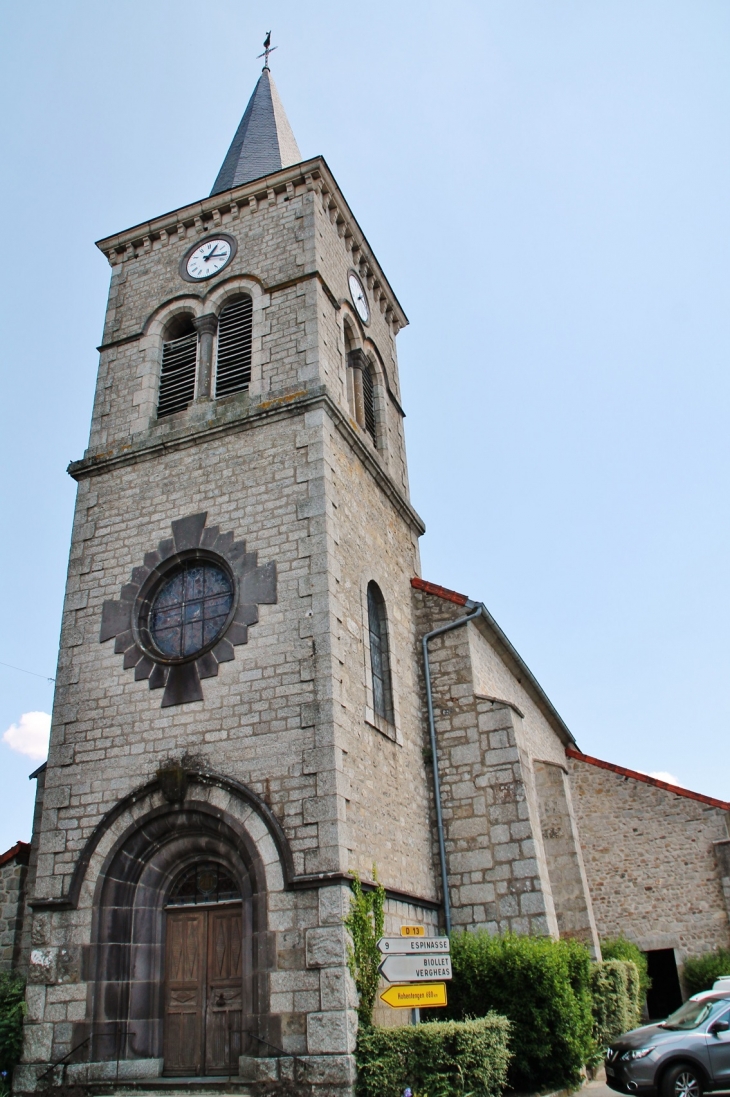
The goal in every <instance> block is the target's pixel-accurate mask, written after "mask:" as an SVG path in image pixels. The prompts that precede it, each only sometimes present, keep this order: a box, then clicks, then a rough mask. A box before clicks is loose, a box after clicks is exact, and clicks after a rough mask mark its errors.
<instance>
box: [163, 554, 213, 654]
mask: <svg viewBox="0 0 730 1097" xmlns="http://www.w3.org/2000/svg"><path fill="white" fill-rule="evenodd" d="M232 605H233V583H232V581H231V579H230V577H229V576H228V575H227V574H226V572H225V571H224V570H223V568H221V567H216V565H215V564H212V563H207V562H201V561H200V560H189V561H186V562H185V563H183V564H180V565H179V567H177V568H175V570H174V571H173V572H172V573H171V574H169V575H168V576H167V577H166V578H165V580H164V582H163V583H162V584H161V586H160V587H159V589H158V590H157V592H156V593H155V595H154V597H153V599H152V604H151V606H150V609H149V617H148V619H147V628H148V630H149V635H150V638H151V640H152V643H153V644H154V646H155V647H156V648H157V650H158V651H159V653H160V654H161V655H164V656H165V657H166V658H168V659H189V658H192V657H193V656H195V655H197V654H198V652H200V651H202V650H203V649H204V648H207V647H210V646H211V645H212V644H213V643H215V641H216V640H217V639H218V637H219V636H221V635H222V633H223V630H224V628H225V625H226V622H227V620H228V615H229V613H230V612H231V606H232Z"/></svg>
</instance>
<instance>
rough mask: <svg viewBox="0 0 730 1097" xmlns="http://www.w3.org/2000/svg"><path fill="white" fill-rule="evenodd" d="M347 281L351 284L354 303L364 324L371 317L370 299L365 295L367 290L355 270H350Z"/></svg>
mask: <svg viewBox="0 0 730 1097" xmlns="http://www.w3.org/2000/svg"><path fill="white" fill-rule="evenodd" d="M347 281H348V283H349V286H350V295H351V297H352V303H353V305H354V306H355V308H356V309H357V314H358V316H359V317H360V319H361V320H362V322H363V324H367V322H368V320H369V319H370V306H369V305H368V299H367V297H366V296H365V290H364V289H363V288H362V282H361V281H360V279H359V278H358V276H357V275H356V274H355V272H354V271H350V273H349V275H348V276H347Z"/></svg>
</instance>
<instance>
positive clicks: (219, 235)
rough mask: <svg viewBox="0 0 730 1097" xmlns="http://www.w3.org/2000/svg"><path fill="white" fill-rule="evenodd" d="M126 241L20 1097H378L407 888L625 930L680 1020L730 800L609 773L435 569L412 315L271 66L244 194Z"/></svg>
mask: <svg viewBox="0 0 730 1097" xmlns="http://www.w3.org/2000/svg"><path fill="white" fill-rule="evenodd" d="M267 60H268V59H267ZM211 174H212V173H211ZM98 246H99V248H100V249H101V250H102V252H103V253H104V254H105V255H106V257H107V259H108V261H109V264H110V267H111V287H110V291H109V302H108V308H107V313H106V320H105V324H104V334H103V339H102V343H101V346H100V347H99V351H100V364H99V373H98V381H97V389H96V398H95V404H94V412H93V419H92V423H91V434H90V438H89V445H88V449H87V450H86V452H85V454H84V455H83V457H82V458H81V459H80V460H78V461H74V462H73V463H72V464H71V466H70V467H69V472H70V474H71V476H72V477H73V478H74V479H75V480H76V482H77V484H78V495H77V503H76V512H75V520H74V526H73V535H72V542H71V551H70V559H69V567H68V582H67V588H66V598H65V605H64V615H63V627H62V634H61V645H60V655H59V663H58V673H57V688H56V696H55V703H54V710H53V723H52V731H51V743H50V752H49V757H48V762H47V764H46V765H45V766H43V767H41V768H40V769H39V770H37V771H36V773H35V774H33V777H34V778H35V779H36V780H37V802H36V813H35V818H34V830H33V839H32V843H31V847H30V850H28V848H27V847H24V848H23V849H21V848H20V847H21V845H23V844H22V843H21V844H19V846H18V847H13V850H10V851H8V854H7V855H5V860H4V861H3V860H2V859H0V874H1V879H2V881H3V886H4V887H5V893H4V894H5V898H6V899H7V902H6V903H5V905H4V906H3V908H2V909H3V917H4V921H3V924H2V927H1V928H2V935H1V936H2V940H1V942H0V943H2V947H3V949H4V952H3V962H4V964H5V966H6V968H7V967H8V966H10V965H14V966H15V967H20V968H21V969H22V970H23V971H24V972H27V977H28V987H27V1009H28V1012H27V1017H26V1028H25V1046H24V1052H23V1060H22V1063H21V1065H20V1066H19V1067H18V1068H17V1070H16V1074H15V1080H14V1085H15V1089H16V1091H17V1092H21V1093H23V1092H24V1093H30V1092H34V1091H36V1090H38V1089H40V1088H45V1087H47V1086H49V1085H51V1086H61V1085H67V1084H68V1085H70V1084H74V1085H80V1086H84V1085H85V1086H87V1087H89V1092H92V1093H93V1092H98V1093H105V1092H106V1093H109V1092H112V1091H113V1090H114V1089H115V1088H116V1089H120V1088H125V1087H126V1088H129V1087H130V1086H136V1088H137V1089H138V1090H145V1089H148V1090H152V1089H155V1088H157V1089H158V1090H159V1089H163V1088H167V1089H168V1090H169V1089H170V1087H171V1086H173V1087H176V1091H177V1092H180V1091H181V1090H182V1089H185V1088H186V1087H187V1088H188V1090H195V1091H196V1092H202V1091H204V1090H206V1089H209V1090H210V1091H211V1092H213V1091H215V1090H216V1088H218V1089H219V1090H220V1089H221V1087H222V1088H223V1089H226V1088H227V1089H228V1091H229V1092H230V1091H231V1086H233V1087H234V1089H235V1088H236V1087H239V1089H240V1090H241V1091H243V1092H250V1093H256V1092H263V1091H266V1092H282V1093H285V1092H291V1091H292V1086H293V1084H295V1083H296V1084H299V1085H301V1086H302V1087H303V1088H302V1089H301V1092H302V1093H304V1092H306V1093H321V1094H325V1093H327V1094H334V1093H339V1094H342V1095H343V1097H344V1095H345V1094H350V1093H351V1092H352V1085H353V1080H354V1058H353V1050H354V1046H355V1038H356V1029H357V1015H356V1012H355V1007H356V998H355V994H354V986H353V983H352V980H351V978H350V976H349V974H348V969H347V942H346V935H345V931H344V929H343V925H342V919H343V915H344V914H345V913H346V912H347V910H348V907H349V901H350V881H351V879H352V874H353V873H354V872H357V873H359V874H360V875H361V877H362V878H363V879H364V880H365V881H370V880H371V879H372V871H373V865H377V872H378V875H379V877H380V879H381V881H382V882H383V884H384V885H385V887H386V889H387V907H386V917H387V928H388V929H389V930H390V931H391V932H392V931H395V932H397V930H398V926H399V924H400V923H401V922H404V921H407V922H411V923H419V924H422V925H424V926H425V927H426V929H427V932H428V933H429V934H435V933H437V932H438V931H439V930H442V931H443V930H448V929H451V928H453V929H469V930H473V929H477V928H482V927H483V928H486V929H488V930H490V931H492V932H499V931H504V930H514V931H515V932H518V933H532V934H550V935H553V936H559V935H568V936H573V937H577V938H580V939H583V940H585V941H586V942H587V943H588V944H589V946H590V947H591V948H592V950H593V952H594V954H596V955H598V954H599V951H600V938H601V937H605V936H609V935H616V934H617V933H619V932H623V933H625V934H626V935H627V936H629V937H631V938H632V939H634V940H636V941H637V942H638V943H639V944H640V945H641V947H642V948H645V949H646V950H647V951H648V952H649V953H650V954H652V953H656V955H657V956H659V955H660V954H661V955H662V956H663V960H662V963H664V961H668V962H669V964H670V967H671V965H674V967H673V970H671V971H670V972H669V976H668V978H669V981H670V982H671V981H672V979H673V980H674V984H676V988H675V989H674V990H673V993H680V988H679V984H678V983H677V967H676V962H677V960H680V961H681V959H682V957H683V956H684V955H687V954H689V953H693V952H699V951H703V950H704V949H707V948H710V947H713V946H714V945H717V944H723V945H728V944H730V926H729V922H728V914H729V911H730V855H729V852H728V850H729V845H730V843H729V842H728V831H727V818H728V812H729V811H730V804H727V803H724V802H722V801H717V800H712V799H710V798H708V797H703V796H701V795H699V794H695V793H689V792H687V791H685V790H681V789H678V788H676V787H674V786H671V785H665V784H662V783H661V782H659V781H655V780H652V779H650V778H646V777H643V776H642V775H641V774H637V773H635V772H633V771H630V770H626V769H623V768H621V767H619V766H612V765H610V764H608V763H604V762H601V761H599V760H597V759H593V758H589V757H587V756H586V755H584V754H582V753H580V752H579V750H578V748H577V746H576V742H575V740H574V738H573V736H572V734H571V732H570V731H569V730H568V728H567V727H566V725H565V724H564V722H563V720H562V719H561V717H560V716H559V714H558V713H557V712H556V710H555V708H554V707H553V705H552V704H551V702H550V700H549V699H548V697H547V696H546V694H545V692H544V690H543V689H542V688H541V686H540V685H539V683H538V681H537V680H536V678H535V677H534V675H533V674H532V673H531V672H530V670H529V669H528V668H527V666H526V665H525V664H524V662H523V661H522V659H521V658H520V656H519V655H518V653H517V652H516V651H515V649H514V648H513V647H512V645H511V644H510V642H509V640H508V639H507V637H506V636H505V634H504V633H503V632H502V631H501V629H500V628H499V626H498V625H497V624H496V622H495V621H494V619H493V618H492V617H491V615H490V613H489V611H488V610H487V608H486V607H485V606H484V605H483V604H482V603H481V602H480V601H476V600H472V599H469V598H467V597H466V596H464V595H461V594H458V593H456V592H454V591H451V590H448V589H445V588H443V587H441V586H439V585H437V584H435V583H432V582H427V581H425V580H424V579H422V578H421V574H420V565H419V537H420V536H421V535H422V534H423V533H424V526H423V523H422V521H421V519H420V518H419V516H418V514H417V512H416V510H415V509H414V507H413V505H412V503H411V500H410V497H409V490H408V475H407V466H406V454H405V445H404V433H403V418H404V414H405V413H404V410H403V407H402V401H401V390H400V383H399V378H398V364H397V356H396V337H397V335H398V332H399V330H400V329H401V328H402V327H403V326H404V325H405V324H406V323H407V322H408V321H407V318H406V315H405V313H404V311H403V308H402V307H401V305H400V303H399V301H398V298H397V297H396V295H395V292H394V290H393V288H392V287H391V285H390V283H389V281H388V279H387V276H386V274H385V272H384V271H383V270H382V269H381V267H380V264H379V263H378V260H377V258H376V256H375V255H374V254H373V252H372V250H371V248H370V245H369V244H368V241H367V239H366V237H365V235H364V234H363V231H362V229H361V228H360V226H359V224H358V222H357V221H356V219H355V216H354V214H353V212H352V211H351V209H350V207H349V206H348V204H347V201H346V199H345V197H344V195H343V194H342V192H341V191H340V189H339V187H338V185H337V182H336V180H335V179H334V177H333V175H332V173H331V171H330V170H329V168H328V166H327V163H326V161H325V160H324V159H323V158H322V157H321V156H317V157H314V158H312V159H309V160H302V157H301V155H300V152H299V149H298V147H297V143H296V140H295V137H294V135H293V133H292V130H291V128H290V126H289V123H288V121H287V118H286V115H285V113H284V110H283V107H282V104H281V102H280V100H279V97H278V94H277V91H276V88H275V86H274V83H273V80H272V78H271V74H270V72H269V68H268V64H267V65H266V66H265V67H264V69H263V72H262V74H261V77H260V79H259V80H258V83H257V85H256V88H255V90H254V92H253V95H252V97H251V100H250V102H249V104H248V106H247V108H246V111H245V113H244V115H243V118H242V120H241V123H240V126H239V127H238V130H237V132H236V134H235V136H234V138H233V142H232V144H231V147H230V149H229V151H228V154H227V155H226V158H225V160H224V162H223V165H222V167H221V169H220V171H219V173H218V176H217V178H216V180H215V184H214V186H213V189H212V192H211V194H210V196H209V197H207V198H203V199H201V200H200V201H198V202H195V203H193V204H191V205H188V206H185V207H184V208H182V209H177V210H174V211H172V212H171V213H165V214H163V215H162V216H159V217H152V218H151V219H150V220H149V221H147V222H145V223H144V224H140V225H135V226H134V227H133V228H130V229H128V230H126V231H123V232H119V233H117V234H116V235H114V236H110V237H108V238H106V239H104V240H101V241H99V244H98ZM13 903H15V907H14V906H13ZM658 962H659V961H657V963H658ZM658 970H659V968H658V967H657V971H658ZM674 984H672V985H673V986H674ZM403 1019H404V1018H403V1016H402V1014H401V1013H400V1012H399V1011H389V1010H388V1008H387V1007H385V1006H383V1007H381V1011H380V1013H379V1015H378V1020H379V1021H380V1022H381V1023H400V1022H401V1021H402V1020H403Z"/></svg>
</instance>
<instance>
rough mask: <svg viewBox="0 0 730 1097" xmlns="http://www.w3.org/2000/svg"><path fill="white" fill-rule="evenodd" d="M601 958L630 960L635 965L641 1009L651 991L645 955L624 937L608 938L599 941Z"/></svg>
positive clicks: (647, 962)
mask: <svg viewBox="0 0 730 1097" xmlns="http://www.w3.org/2000/svg"><path fill="white" fill-rule="evenodd" d="M601 956H602V957H603V959H604V960H631V962H632V963H634V964H636V967H637V970H638V972H639V988H640V989H639V997H640V999H641V1003H640V1008H642V1009H643V1007H644V1001H645V999H646V995H647V992H648V991H649V990H650V989H651V979H650V978H649V961H648V960H647V958H646V953H645V952H642V951H641V949H640V948H639V946H638V945H635V944H634V942H633V941H628V940H627V939H626V938H625V937H609V938H607V939H606V940H605V941H601Z"/></svg>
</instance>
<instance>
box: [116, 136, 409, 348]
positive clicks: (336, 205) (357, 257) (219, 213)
mask: <svg viewBox="0 0 730 1097" xmlns="http://www.w3.org/2000/svg"><path fill="white" fill-rule="evenodd" d="M307 192H316V193H317V194H318V195H319V197H320V199H321V200H322V202H323V204H324V206H325V209H326V210H327V211H328V213H329V215H330V218H331V220H332V221H333V223H334V224H335V225H336V226H337V230H338V233H339V235H340V236H342V238H343V241H344V244H345V246H346V247H347V249H348V251H349V252H350V253H351V254H352V257H353V263H354V264H355V266H356V267H357V268H358V269H359V270H360V272H361V274H362V276H363V277H364V278H365V279H366V281H367V283H368V287H369V288H370V291H371V292H372V294H373V296H374V297H375V300H376V302H377V303H378V304H379V305H380V307H381V310H382V311H383V312H384V313H385V316H386V319H387V320H388V322H389V323H391V324H392V326H393V328H394V330H395V331H396V332H397V331H398V330H399V329H400V328H403V327H405V326H406V325H407V324H408V317H407V316H406V314H405V312H404V311H403V308H402V307H401V304H400V302H399V301H398V298H397V297H396V295H395V292H394V291H393V288H392V286H391V285H390V283H389V282H388V279H387V278H386V276H385V274H384V272H383V269H382V267H381V266H380V263H379V262H378V260H377V258H376V256H375V253H374V252H373V250H372V248H371V247H370V244H369V243H368V240H367V237H366V236H365V234H364V232H363V231H362V229H361V228H360V226H359V224H358V222H357V219H356V218H355V215H354V214H353V212H352V210H351V209H350V207H349V205H348V204H347V201H346V199H345V197H344V195H343V194H342V191H341V190H340V188H339V186H338V183H337V181H336V179H335V177H334V175H333V174H332V172H331V171H330V169H329V167H328V165H327V162H326V160H325V159H324V157H322V156H315V157H314V158H313V159H311V160H304V161H303V162H302V163H301V164H294V165H292V166H291V167H288V168H282V170H281V171H278V172H275V173H274V174H273V175H265V176H263V177H262V178H261V179H254V180H253V182H251V183H244V184H243V185H242V186H240V187H234V188H232V189H231V190H228V191H223V192H222V193H221V194H214V195H211V196H210V197H209V198H204V199H203V200H202V201H200V202H193V203H191V204H190V205H187V206H182V207H180V208H179V209H176V210H171V211H169V212H168V213H164V214H162V215H161V216H160V217H156V218H154V220H151V221H145V222H143V223H142V224H139V225H134V226H132V227H131V228H129V229H125V230H124V231H123V232H118V233H115V234H114V235H112V236H105V237H104V238H103V239H101V240H97V242H96V246H97V247H98V248H99V250H100V251H102V252H103V253H104V255H106V257H107V259H108V261H109V263H110V264H111V266H113V267H114V266H117V265H119V264H120V263H123V262H129V261H130V260H133V259H137V258H139V257H140V256H144V255H148V254H150V253H151V252H152V251H153V249H154V248H155V247H168V246H169V244H170V241H171V239H174V238H177V239H178V240H180V241H183V240H187V239H188V236H187V232H188V230H189V229H193V230H194V231H197V232H198V233H200V234H203V233H206V232H216V231H220V230H221V228H222V226H223V223H224V220H225V222H226V224H229V225H230V221H231V220H235V219H237V218H238V217H240V216H241V213H244V214H245V211H247V210H248V211H250V212H252V213H256V212H257V211H258V210H259V208H268V206H269V205H274V204H275V203H276V201H277V200H278V197H279V196H283V197H284V200H291V199H292V198H294V197H296V196H298V195H301V194H305V193H307ZM338 307H339V306H338Z"/></svg>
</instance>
